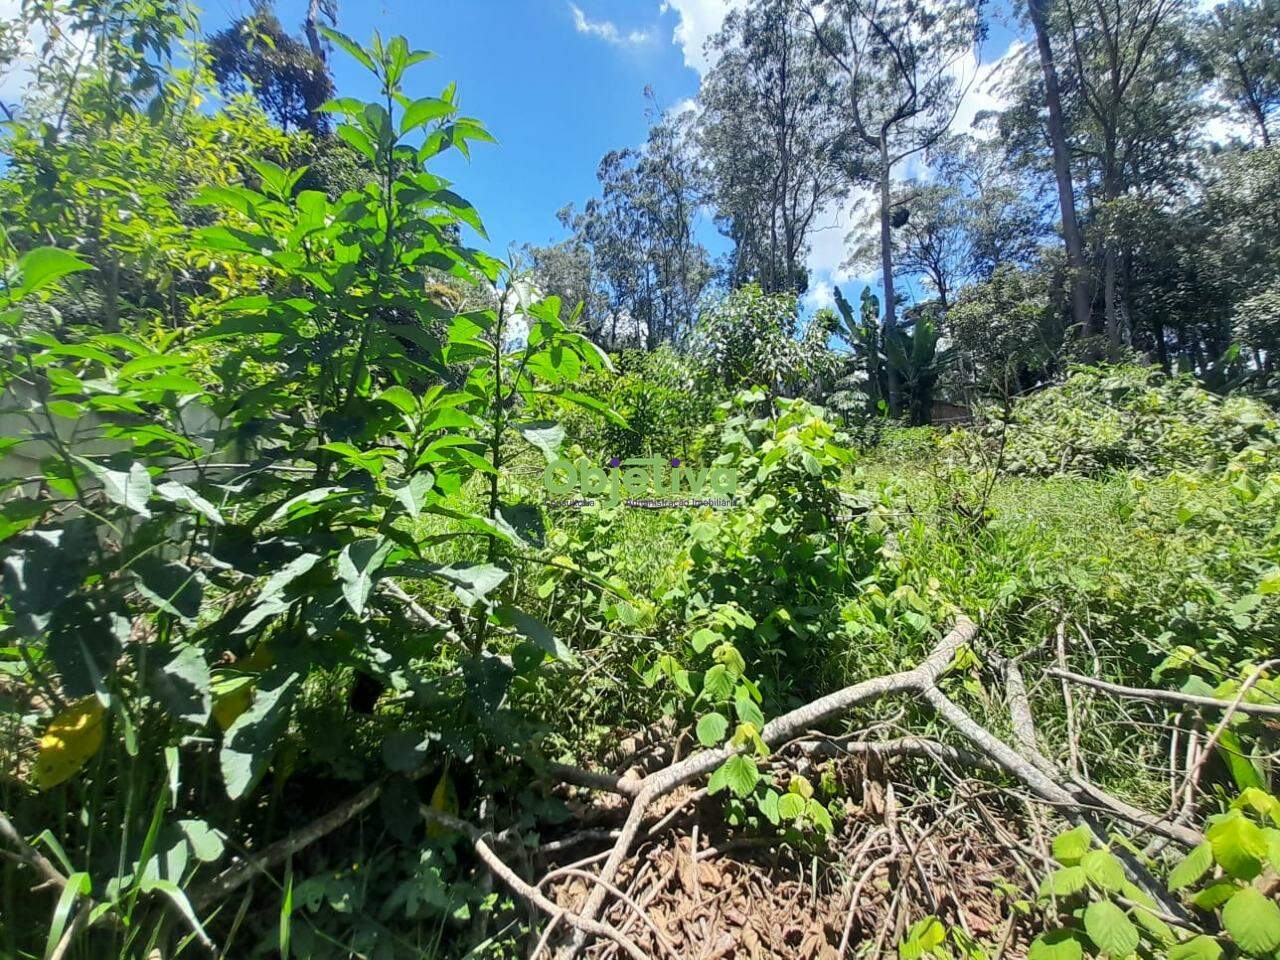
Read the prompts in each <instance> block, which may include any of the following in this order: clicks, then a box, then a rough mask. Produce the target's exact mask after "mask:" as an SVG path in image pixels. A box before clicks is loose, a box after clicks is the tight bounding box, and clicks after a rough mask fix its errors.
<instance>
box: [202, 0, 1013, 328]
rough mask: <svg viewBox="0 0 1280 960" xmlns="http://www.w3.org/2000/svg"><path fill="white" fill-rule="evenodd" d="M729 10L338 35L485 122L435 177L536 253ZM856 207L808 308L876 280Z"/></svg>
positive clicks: (213, 14) (690, 77)
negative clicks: (381, 47) (862, 260)
mask: <svg viewBox="0 0 1280 960" xmlns="http://www.w3.org/2000/svg"><path fill="white" fill-rule="evenodd" d="M730 2H732V0H574V2H572V3H571V2H569V0H417V2H412V0H375V2H361V3H355V2H352V0H340V9H339V23H338V27H339V29H341V30H342V31H343V32H344V33H347V34H350V35H351V36H353V37H355V38H357V39H359V40H362V41H363V40H367V39H368V38H369V37H370V36H371V35H372V33H373V31H374V30H375V29H377V30H379V31H381V32H382V34H383V35H384V36H390V35H393V34H396V33H401V34H404V35H405V36H406V37H407V38H408V39H409V42H410V44H411V45H412V46H415V47H419V48H425V49H428V50H432V51H434V52H435V53H436V55H437V59H436V60H434V61H431V62H429V63H427V64H423V65H421V66H419V67H418V68H416V74H411V80H410V84H409V86H410V91H409V92H410V93H411V95H412V94H418V95H427V94H431V93H435V92H437V91H438V90H439V89H440V88H442V87H443V86H444V85H445V84H446V83H448V82H450V81H456V82H457V84H458V90H459V94H460V97H461V102H462V107H463V110H464V112H465V113H467V114H469V115H471V116H475V117H478V118H479V119H481V120H482V121H484V122H485V123H486V124H487V125H488V127H489V129H490V130H491V131H492V132H493V134H494V135H495V136H496V137H497V138H498V140H499V143H498V145H497V146H492V145H478V146H477V148H476V149H475V151H474V152H473V157H472V160H471V161H470V163H466V162H463V161H461V160H456V161H454V160H451V161H449V162H448V163H447V164H445V165H442V166H441V167H440V168H439V169H438V172H441V173H443V174H445V175H446V176H449V177H451V178H453V179H454V180H455V181H456V182H457V185H458V189H459V192H460V193H462V194H463V195H464V196H466V197H467V198H468V199H469V200H471V201H472V203H474V204H475V205H476V207H477V208H478V209H479V211H480V214H481V216H482V217H483V218H484V221H485V224H486V226H487V227H488V230H489V242H488V243H487V244H482V245H483V246H485V247H486V248H487V249H488V250H489V251H490V252H491V253H494V254H496V255H499V256H504V255H505V254H506V252H507V249H508V247H509V245H512V244H520V243H524V242H533V243H545V242H548V241H550V240H554V239H559V238H561V237H562V236H563V231H562V230H561V228H560V226H559V224H558V223H557V222H556V219H555V214H556V211H557V210H559V209H560V208H561V207H562V206H563V205H564V204H566V203H569V202H573V203H575V204H578V205H581V204H582V202H583V201H584V200H586V199H587V198H588V197H590V196H592V195H593V194H594V193H595V191H596V186H597V184H596V179H595V171H596V167H597V165H598V164H599V162H600V158H601V157H603V156H604V154H605V153H607V152H608V151H610V150H613V149H618V148H621V147H627V146H635V145H639V144H641V143H642V142H643V141H644V138H645V135H646V132H647V130H648V121H647V119H646V109H647V107H648V106H649V104H648V101H647V100H646V97H645V90H646V88H651V89H652V90H653V94H654V97H655V99H656V102H657V105H658V107H659V109H663V110H668V109H672V108H675V107H678V106H679V105H681V104H682V103H684V102H686V101H689V100H691V99H692V98H693V97H695V96H696V95H697V91H698V82H699V77H700V71H702V70H705V69H706V67H707V63H706V58H705V57H704V56H703V54H702V52H701V51H702V41H703V40H704V38H705V37H706V36H707V35H709V34H710V33H712V32H714V31H715V29H716V28H717V27H718V26H719V23H720V21H721V20H722V19H723V16H724V14H725V12H726V11H727V10H728V9H729V4H730ZM249 8H250V4H249V2H248V0H206V5H205V12H204V17H203V24H204V27H205V29H206V30H207V31H210V32H212V31H214V30H217V29H218V28H220V27H221V26H223V25H225V24H226V23H227V22H228V21H229V20H231V19H233V18H235V17H237V16H241V15H243V14H244V13H246V12H247V11H248V10H249ZM1007 9H1008V8H1007V6H1004V5H1003V0H1001V3H997V4H995V5H994V8H993V9H992V8H989V9H988V15H989V17H990V18H991V20H992V23H991V31H990V37H989V39H988V41H987V43H986V44H985V45H984V49H983V51H982V60H983V61H984V63H983V65H982V66H981V67H976V66H975V68H974V69H976V70H980V71H981V73H980V74H979V80H978V82H977V83H975V84H974V87H973V88H972V89H971V94H970V100H971V101H972V102H971V103H970V104H967V109H966V110H965V111H964V112H963V114H962V118H961V120H960V125H966V124H967V123H968V122H969V118H971V117H972V114H973V112H976V110H978V109H983V108H985V107H990V106H994V105H996V103H997V101H998V98H997V96H996V95H995V94H994V92H992V91H991V90H989V89H980V88H989V87H990V83H989V81H988V79H987V78H988V75H989V73H990V72H991V70H992V64H993V63H994V62H995V61H997V60H999V58H1000V57H1002V56H1003V55H1005V54H1006V53H1007V52H1008V51H1009V49H1010V44H1011V43H1012V42H1013V41H1014V40H1015V39H1016V36H1015V33H1014V28H1016V23H1015V24H1010V23H1009V19H1010V18H1009V16H1008V13H1007ZM277 12H278V13H279V15H280V19H281V20H282V22H283V23H284V24H285V25H286V26H287V27H289V28H290V29H297V28H298V27H299V25H300V24H301V22H302V18H303V14H304V12H305V0H277ZM333 67H334V73H335V79H336V82H337V86H338V89H339V90H340V91H342V92H343V93H344V94H347V95H355V96H360V95H366V94H368V95H371V94H372V93H373V90H372V85H371V84H370V83H369V82H368V81H367V80H366V79H365V77H364V75H363V73H362V71H361V70H360V69H359V68H358V67H357V66H356V65H355V64H354V63H353V61H351V59H350V58H349V57H348V56H347V55H346V54H344V53H343V52H342V51H340V50H338V51H335V52H334V61H333ZM855 200H856V197H854V198H851V199H850V200H849V201H847V202H846V203H844V204H840V205H835V206H833V207H832V208H831V209H830V210H829V211H826V212H825V213H824V215H823V217H822V218H821V223H820V229H819V231H818V232H817V233H815V235H814V242H813V247H814V249H813V253H812V254H811V256H810V258H809V266H810V269H811V286H810V294H809V297H808V303H807V305H808V306H810V307H813V306H820V305H825V304H829V302H830V297H831V293H830V290H831V285H832V284H833V283H839V284H842V285H843V284H849V285H850V286H852V287H853V288H854V292H853V295H854V296H855V297H856V291H857V288H859V287H860V286H861V285H862V284H863V283H867V282H871V283H873V284H875V283H876V278H875V277H872V276H857V275H856V273H855V272H854V271H852V270H849V269H846V268H844V267H842V262H843V260H844V257H845V253H844V251H845V234H846V233H847V231H848V229H849V222H850V219H851V218H852V213H851V208H852V204H853V203H854V202H855ZM699 236H700V238H701V239H702V240H703V242H704V243H707V245H708V246H709V247H711V248H712V250H713V252H716V253H718V252H720V251H721V250H723V249H724V246H725V243H724V241H723V239H722V238H720V237H719V236H718V235H717V234H716V231H715V230H714V228H713V227H712V226H711V224H710V218H709V217H707V218H705V222H704V224H703V225H702V228H701V229H700V230H699Z"/></svg>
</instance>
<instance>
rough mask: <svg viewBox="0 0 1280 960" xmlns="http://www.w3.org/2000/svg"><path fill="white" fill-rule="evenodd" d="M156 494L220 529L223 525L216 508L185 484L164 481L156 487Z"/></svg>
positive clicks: (220, 515)
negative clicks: (189, 510)
mask: <svg viewBox="0 0 1280 960" xmlns="http://www.w3.org/2000/svg"><path fill="white" fill-rule="evenodd" d="M156 493H158V494H159V495H160V496H162V497H164V499H166V500H168V501H169V502H170V503H180V504H185V505H186V506H188V507H190V508H191V509H192V510H194V511H195V512H196V513H198V514H200V515H201V516H203V517H204V518H205V519H206V520H208V521H209V522H210V523H212V524H214V525H216V526H219V527H220V526H222V525H223V519H222V514H220V513H219V512H218V508H217V507H215V506H214V505H213V504H212V503H210V502H209V501H208V500H206V499H205V498H204V497H202V496H200V494H198V493H196V492H195V491H194V490H192V489H191V488H190V487H188V486H187V485H186V484H185V483H179V482H178V481H176V480H166V481H165V482H164V483H162V484H160V485H159V486H158V487H156Z"/></svg>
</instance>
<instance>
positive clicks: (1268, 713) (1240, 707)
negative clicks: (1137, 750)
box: [1045, 667, 1280, 717]
mask: <svg viewBox="0 0 1280 960" xmlns="http://www.w3.org/2000/svg"><path fill="white" fill-rule="evenodd" d="M1045 673H1046V674H1048V675H1049V676H1051V677H1057V678H1059V679H1061V680H1069V681H1071V682H1072V683H1078V684H1080V685H1081V686H1083V687H1093V688H1094V689H1095V690H1103V691H1105V692H1107V693H1113V694H1115V695H1116V696H1118V697H1128V698H1129V699H1131V700H1162V701H1165V702H1167V703H1176V704H1179V705H1181V706H1184V707H1188V706H1190V707H1211V708H1213V709H1215V710H1234V711H1235V712H1237V713H1247V714H1249V715H1251V716H1255V717H1280V704H1277V705H1276V706H1272V705H1270V704H1266V703H1233V702H1232V701H1230V700H1219V699H1217V698H1216V697H1202V696H1200V695H1199V694H1194V693H1180V692H1179V691H1177V690H1158V689H1154V688H1149V687H1126V686H1123V685H1121V684H1118V683H1109V682H1107V681H1106V680H1096V679H1094V678H1093V677H1086V676H1084V675H1083V674H1079V673H1072V672H1071V671H1070V670H1062V669H1060V668H1058V667H1049V668H1047V669H1046V670H1045Z"/></svg>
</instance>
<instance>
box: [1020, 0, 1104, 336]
mask: <svg viewBox="0 0 1280 960" xmlns="http://www.w3.org/2000/svg"><path fill="white" fill-rule="evenodd" d="M1044 3H1045V0H1027V9H1028V12H1029V13H1030V15H1031V26H1032V27H1033V28H1034V29H1035V33H1036V48H1037V49H1038V50H1039V53H1040V69H1041V70H1042V71H1043V73H1044V94H1045V100H1046V102H1047V106H1048V108H1049V144H1050V146H1051V147H1052V148H1053V173H1054V177H1055V178H1056V179H1057V181H1058V206H1059V208H1060V209H1061V212H1062V240H1063V243H1064V244H1065V245H1066V248H1067V269H1068V270H1070V272H1071V316H1072V318H1073V319H1074V321H1075V325H1076V328H1077V330H1078V331H1079V332H1080V333H1082V334H1083V335H1084V336H1086V337H1090V336H1093V335H1095V334H1096V333H1097V330H1096V329H1095V327H1094V325H1093V314H1092V311H1091V310H1090V309H1089V307H1090V301H1091V300H1092V299H1093V298H1092V295H1091V293H1090V290H1089V276H1088V274H1087V272H1086V271H1085V265H1084V242H1083V241H1082V239H1081V236H1080V223H1079V221H1078V220H1077V219H1076V198H1075V191H1074V189H1073V187H1072V183H1071V158H1070V155H1069V154H1068V153H1067V134H1066V127H1065V126H1064V125H1063V122H1062V94H1061V92H1060V90H1059V88H1058V68H1057V67H1056V66H1055V65H1054V60H1053V47H1052V46H1050V44H1049V28H1048V24H1047V21H1046V18H1045V10H1044Z"/></svg>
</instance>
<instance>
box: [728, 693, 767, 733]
mask: <svg viewBox="0 0 1280 960" xmlns="http://www.w3.org/2000/svg"><path fill="white" fill-rule="evenodd" d="M733 709H734V711H735V712H736V713H737V714H738V719H739V720H741V721H742V722H743V723H749V724H751V725H752V726H753V727H755V728H756V729H757V730H763V729H764V714H763V713H762V712H761V710H760V708H759V707H758V706H756V702H755V701H754V700H752V699H751V697H750V695H749V694H748V693H747V692H746V691H745V690H739V691H738V692H737V694H736V695H735V696H734V698H733Z"/></svg>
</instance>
